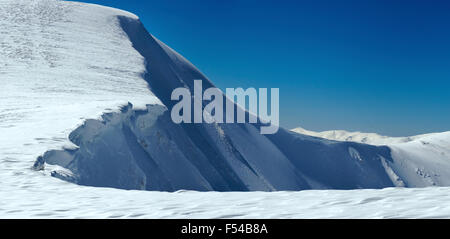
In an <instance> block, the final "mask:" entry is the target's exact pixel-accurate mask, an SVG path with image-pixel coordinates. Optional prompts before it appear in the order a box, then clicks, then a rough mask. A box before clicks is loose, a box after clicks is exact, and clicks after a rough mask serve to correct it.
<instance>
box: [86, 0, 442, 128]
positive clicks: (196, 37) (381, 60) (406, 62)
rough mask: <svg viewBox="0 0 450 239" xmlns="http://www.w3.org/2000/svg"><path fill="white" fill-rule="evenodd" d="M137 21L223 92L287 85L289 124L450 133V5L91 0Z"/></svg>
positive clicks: (387, 0)
mask: <svg viewBox="0 0 450 239" xmlns="http://www.w3.org/2000/svg"><path fill="white" fill-rule="evenodd" d="M84 2H92V3H98V4H102V5H107V6H112V7H117V8H121V9H124V10H128V11H131V12H133V13H135V14H136V15H138V16H139V17H140V18H141V20H142V22H143V23H144V25H145V26H146V27H147V29H148V30H149V32H151V33H152V34H153V35H155V36H156V37H158V38H159V39H160V40H162V41H163V42H165V43H166V44H168V45H169V46H171V47H172V48H174V49H175V50H176V51H178V52H179V53H181V54H182V55H184V56H185V57H186V58H187V59H189V60H190V61H191V62H192V63H194V65H196V66H197V67H198V68H199V69H200V70H201V71H202V72H203V73H205V74H206V75H207V76H208V77H209V78H210V79H211V80H212V81H213V82H214V83H215V84H216V85H217V86H218V87H220V88H222V89H225V88H227V87H233V88H235V87H244V88H247V87H255V88H260V87H267V88H271V87H276V88H280V123H281V125H282V126H284V127H286V128H293V127H297V126H302V127H304V128H306V129H310V130H330V129H345V130H350V131H356V130H359V131H364V132H376V133H380V134H384V135H390V136H406V135H415V134H420V133H429V132H438V131H448V130H450V2H448V1H435V0H431V1H414V0H409V1H407V0H403V1H400V0H398V1H393V0H367V1H356V0H355V1H345V0H343V1H333V0H329V1H321V0H314V1H313V0H311V1H283V0H281V1H253V0H241V1H236V0H228V1H219V0H189V1H185V0H179V1H175V0H147V1H142V0H127V1H124V0H109V1H108V0H90V1H89V0H88V1H84Z"/></svg>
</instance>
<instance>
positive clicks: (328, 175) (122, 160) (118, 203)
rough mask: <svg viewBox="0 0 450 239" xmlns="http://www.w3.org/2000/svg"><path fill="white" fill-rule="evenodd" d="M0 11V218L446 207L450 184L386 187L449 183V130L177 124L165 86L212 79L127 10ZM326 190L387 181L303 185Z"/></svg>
mask: <svg viewBox="0 0 450 239" xmlns="http://www.w3.org/2000/svg"><path fill="white" fill-rule="evenodd" d="M0 15H1V16H2V17H1V18H0V56H1V57H0V80H1V82H2V87H1V88H0V198H1V200H0V217H1V218H255V217H256V218H274V217H276V218H316V217H320V218H325V217H330V218H336V217H339V218H342V217H344V218H345V217H352V218H355V217H357V218H359V217H361V218H398V217H450V207H449V206H448V204H446V202H447V201H448V199H449V198H448V197H449V196H448V195H449V193H448V192H450V189H449V188H445V187H428V188H386V187H393V186H407V187H421V186H433V185H440V186H449V185H450V172H448V171H449V169H450V165H449V163H448V161H449V160H448V157H449V156H448V155H450V152H448V149H449V148H450V145H449V138H450V137H449V133H442V134H433V135H427V136H423V137H422V136H421V137H418V138H411V139H406V140H405V139H401V140H399V139H396V140H394V141H391V139H389V140H388V141H389V142H396V143H400V142H408V143H404V144H392V145H391V144H389V145H388V146H374V145H367V144H361V143H357V142H338V141H334V140H327V139H320V138H316V137H312V136H307V135H304V134H297V133H293V132H289V131H287V130H284V129H280V131H279V132H278V133H277V134H275V135H270V136H262V135H260V134H259V130H258V127H259V126H260V125H258V124H254V125H252V124H244V125H238V124H200V125H174V124H173V123H172V122H171V121H170V120H169V119H168V118H167V117H168V113H167V112H168V108H170V106H171V105H170V104H171V103H170V101H169V100H168V99H169V98H170V97H169V96H170V92H171V90H172V89H173V88H174V87H179V86H186V87H188V88H190V89H192V86H193V79H203V80H204V82H203V84H204V86H205V87H208V85H209V86H213V84H212V82H210V81H209V80H208V79H207V78H206V77H205V76H204V75H203V74H202V73H201V72H200V71H199V70H198V69H196V68H195V66H193V65H192V64H191V63H190V62H188V61H187V60H186V59H185V58H184V57H182V56H181V55H179V54H178V53H176V52H175V51H173V50H172V49H171V48H169V47H168V46H166V45H165V44H164V43H162V42H161V41H159V40H158V39H156V38H154V37H153V36H151V35H149V34H148V32H147V31H146V30H145V28H143V26H142V24H141V23H140V22H139V21H138V18H137V17H136V16H135V15H134V14H131V13H127V12H124V11H121V10H117V9H112V8H107V7H102V6H98V5H92V4H82V3H75V2H67V1H56V0H0ZM129 102H130V104H129ZM362 138H364V137H362ZM375 138H377V140H378V139H380V137H375ZM382 138H383V140H387V139H386V138H384V137H382ZM334 139H337V138H334ZM369 141H370V140H369ZM369 141H365V143H369ZM386 142H387V141H386ZM374 144H376V143H374ZM379 144H385V143H379ZM39 156H43V157H42V158H39ZM36 159H38V160H36ZM41 160H42V161H41ZM44 161H45V164H44V165H42V166H44V168H43V170H40V171H35V170H32V166H33V165H34V164H35V162H37V163H38V165H39V163H44ZM152 163H153V164H152ZM155 165H156V166H155ZM92 172H93V173H92ZM51 176H53V177H51ZM60 179H64V180H60ZM65 180H66V181H65ZM67 181H69V182H67ZM70 182H74V183H70ZM75 183H78V184H81V185H88V186H81V185H77V184H75ZM89 186H97V187H89ZM105 187H109V188H105ZM330 188H334V189H358V188H385V189H379V190H368V189H366V190H349V191H337V190H320V191H318V190H305V191H298V190H303V189H330ZM123 189H133V190H123ZM136 189H145V190H162V191H174V192H157V191H137V190H136ZM181 189H184V190H181ZM185 189H190V190H198V191H210V190H215V191H252V192H197V191H186V190H185ZM288 190H292V191H288ZM262 191H277V192H262Z"/></svg>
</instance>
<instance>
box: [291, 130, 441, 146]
mask: <svg viewBox="0 0 450 239" xmlns="http://www.w3.org/2000/svg"><path fill="white" fill-rule="evenodd" d="M292 131H293V132H296V133H299V134H304V135H310V136H314V137H319V138H325V139H330V140H336V141H350V142H358V143H364V144H371V145H391V144H400V143H408V142H411V141H415V140H418V139H421V138H424V137H428V136H432V135H435V134H423V135H417V136H409V137H389V136H383V135H379V134H376V133H362V132H349V131H345V130H329V131H322V132H315V131H310V130H306V129H303V128H300V127H299V128H295V129H292Z"/></svg>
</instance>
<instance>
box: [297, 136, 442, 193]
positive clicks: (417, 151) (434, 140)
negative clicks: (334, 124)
mask: <svg viewBox="0 0 450 239" xmlns="http://www.w3.org/2000/svg"><path fill="white" fill-rule="evenodd" d="M292 131H293V132H298V133H303V134H307V135H311V136H315V137H320V138H324V139H330V140H338V141H344V142H348V141H353V142H361V143H368V144H373V145H386V146H387V147H389V148H390V151H391V156H392V160H391V161H387V160H386V159H383V160H382V162H383V166H384V167H385V169H386V172H387V173H388V175H390V178H391V180H392V181H393V182H394V184H395V185H397V186H406V187H427V186H450V132H444V133H432V134H425V135H418V136H411V137H388V136H381V135H378V134H374V133H360V132H347V131H344V130H333V131H325V132H313V131H308V130H305V129H302V128H296V129H293V130H292ZM351 151H352V154H353V155H355V156H356V157H358V155H357V154H355V152H354V150H351Z"/></svg>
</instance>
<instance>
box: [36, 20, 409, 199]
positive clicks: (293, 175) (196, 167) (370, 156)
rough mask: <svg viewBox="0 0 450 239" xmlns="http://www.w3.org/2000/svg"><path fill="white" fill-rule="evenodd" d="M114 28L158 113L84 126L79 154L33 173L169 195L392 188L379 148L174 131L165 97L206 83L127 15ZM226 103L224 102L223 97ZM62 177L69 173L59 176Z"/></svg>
mask: <svg viewBox="0 0 450 239" xmlns="http://www.w3.org/2000/svg"><path fill="white" fill-rule="evenodd" d="M118 19H119V22H120V26H121V27H122V29H123V31H124V32H125V33H126V35H127V36H128V38H129V40H130V42H131V43H132V45H133V47H134V48H135V50H136V51H137V52H139V53H140V55H141V56H142V57H144V59H145V61H144V62H146V63H147V64H146V65H145V67H146V74H144V75H143V77H144V79H145V80H146V81H147V82H148V84H149V87H150V89H151V91H152V92H153V94H155V95H156V96H157V97H158V98H159V99H160V100H161V102H162V103H164V105H165V106H161V105H149V106H148V107H147V109H145V110H135V109H133V108H132V106H131V105H128V106H126V107H124V108H123V110H122V111H121V112H118V113H108V114H105V115H103V117H102V120H89V121H86V122H85V123H84V125H83V126H81V127H79V128H78V129H76V130H75V131H73V132H72V133H71V135H70V139H71V141H72V142H73V143H74V144H76V145H77V146H78V148H77V149H67V150H62V151H58V150H57V151H49V152H47V153H46V154H44V156H43V157H41V158H39V159H38V160H37V162H36V165H35V168H37V169H41V168H42V167H44V166H45V164H53V165H59V166H62V167H64V168H65V169H66V170H56V171H54V172H52V175H53V176H55V177H58V178H61V179H64V180H67V181H70V182H74V183H78V184H81V185H89V186H99V187H115V188H121V189H143V190H160V191H176V190H181V189H188V190H198V191H211V190H214V191H276V190H302V189H316V188H321V189H325V188H333V189H356V188H383V187H390V186H395V185H397V184H398V183H399V181H400V180H399V179H398V177H395V173H393V172H392V170H390V171H389V170H387V167H386V164H387V162H389V161H391V160H392V159H391V156H390V150H389V148H387V147H376V146H370V145H364V144H358V143H352V142H335V141H329V140H318V139H317V138H314V137H310V136H304V135H299V134H294V133H291V132H288V131H286V130H284V129H280V130H279V132H278V133H277V134H275V135H269V136H265V135H261V134H260V133H259V127H260V126H261V125H260V124H206V123H205V124H180V125H177V124H174V123H173V122H172V121H171V119H170V113H169V112H170V111H169V110H170V109H171V107H172V105H173V103H172V102H171V101H170V94H171V92H172V90H173V89H175V88H176V87H187V88H188V89H190V90H191V91H192V90H193V82H194V80H197V79H201V80H203V85H204V87H205V88H207V87H212V86H213V84H212V83H211V82H210V81H209V80H208V79H207V78H206V77H205V76H204V75H203V74H202V73H201V72H200V71H199V70H198V69H196V68H195V66H193V65H192V64H191V63H189V62H188V61H187V60H186V59H184V58H183V57H182V56H181V55H179V54H178V53H176V52H175V51H173V50H172V49H170V48H169V47H167V46H166V45H165V44H163V43H162V42H161V41H159V40H157V39H156V38H154V37H153V36H152V35H150V34H149V33H148V32H147V30H146V29H145V28H144V26H143V25H142V23H141V22H140V21H139V20H138V19H137V18H134V17H130V16H125V15H118ZM225 100H226V99H225ZM67 169H68V170H67Z"/></svg>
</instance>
